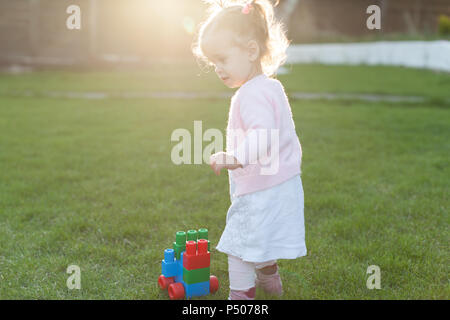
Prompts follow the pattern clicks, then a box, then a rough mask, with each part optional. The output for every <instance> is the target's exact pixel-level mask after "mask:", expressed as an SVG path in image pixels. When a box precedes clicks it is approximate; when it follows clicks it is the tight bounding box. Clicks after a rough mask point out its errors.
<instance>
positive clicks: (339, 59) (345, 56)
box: [287, 40, 450, 72]
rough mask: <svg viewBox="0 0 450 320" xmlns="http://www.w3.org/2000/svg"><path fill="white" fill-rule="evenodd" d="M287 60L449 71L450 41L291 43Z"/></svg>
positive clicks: (288, 61) (290, 61) (292, 61)
mask: <svg viewBox="0 0 450 320" xmlns="http://www.w3.org/2000/svg"><path fill="white" fill-rule="evenodd" d="M287 54H288V59H287V63H293V64H295V63H323V64H350V65H358V64H367V65H394V66H404V67H413V68H425V69H433V70H440V71H447V72H450V41H446V40H440V41H381V42H361V43H336V44H302V45H292V46H290V47H289V49H288V52H287Z"/></svg>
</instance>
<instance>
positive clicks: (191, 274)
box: [183, 267, 210, 284]
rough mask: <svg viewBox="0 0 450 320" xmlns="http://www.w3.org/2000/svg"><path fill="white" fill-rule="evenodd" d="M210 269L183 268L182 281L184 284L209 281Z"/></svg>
mask: <svg viewBox="0 0 450 320" xmlns="http://www.w3.org/2000/svg"><path fill="white" fill-rule="evenodd" d="M209 276H210V267H207V268H201V269H194V270H187V269H186V268H185V267H183V281H184V282H185V283H186V284H193V283H198V282H205V281H209Z"/></svg>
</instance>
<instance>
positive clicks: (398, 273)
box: [0, 66, 450, 299]
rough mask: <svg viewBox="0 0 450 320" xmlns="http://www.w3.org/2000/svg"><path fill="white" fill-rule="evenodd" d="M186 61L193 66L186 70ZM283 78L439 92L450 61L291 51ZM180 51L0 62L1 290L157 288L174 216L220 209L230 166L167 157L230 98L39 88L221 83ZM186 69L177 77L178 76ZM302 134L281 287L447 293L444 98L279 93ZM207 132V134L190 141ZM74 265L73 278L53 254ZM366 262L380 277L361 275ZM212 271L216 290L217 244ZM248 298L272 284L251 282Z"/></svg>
mask: <svg viewBox="0 0 450 320" xmlns="http://www.w3.org/2000/svg"><path fill="white" fill-rule="evenodd" d="M189 70H191V71H192V72H191V71H189ZM293 72H294V73H293V74H291V75H287V76H283V77H280V78H281V80H282V81H283V84H284V85H285V87H286V88H287V91H288V93H289V91H317V92H321V91H323V92H376V93H384V94H414V95H423V96H427V97H430V98H433V99H441V100H440V101H441V102H442V99H444V98H448V95H449V94H448V88H449V83H450V76H449V75H448V74H435V73H432V72H427V71H420V70H408V69H403V68H385V67H325V66H296V67H295V68H294V70H293ZM196 73H198V71H197V70H195V69H193V68H191V67H187V68H186V69H185V70H184V71H180V72H178V73H175V71H173V72H171V71H169V72H168V74H167V75H165V76H164V73H163V72H154V73H150V72H149V73H148V74H146V73H145V72H142V71H140V72H137V71H134V72H120V73H112V72H95V73H94V72H88V73H80V72H57V71H48V72H39V73H33V74H28V75H20V76H11V75H1V76H0V92H1V93H2V96H0V298H1V299H20V298H24V299H167V294H164V293H161V292H160V291H159V289H158V288H157V286H156V280H157V277H158V276H159V274H160V260H161V258H162V255H163V250H164V249H165V248H167V247H170V245H171V242H172V241H174V235H175V231H177V230H187V229H191V228H199V227H208V229H209V234H210V240H211V244H212V248H214V246H215V245H216V244H217V242H218V240H219V238H220V235H221V233H222V231H223V228H224V225H225V215H226V211H227V209H228V207H229V204H230V203H229V194H228V178H227V175H226V174H225V172H222V174H221V175H220V176H219V177H217V176H215V175H214V173H213V172H212V171H211V169H210V168H209V166H208V165H206V164H204V165H181V166H176V165H174V164H172V162H171V160H170V152H171V149H172V147H173V146H174V145H175V142H173V143H172V142H171V141H170V136H171V133H172V131H173V130H174V129H176V128H186V129H188V130H189V131H191V132H193V121H194V120H202V121H203V130H206V129H208V128H218V129H220V130H222V132H224V130H225V126H226V120H227V115H228V107H229V101H228V100H225V99H211V100H175V99H167V100H164V99H161V100H157V99H153V100H150V99H147V100H146V99H132V100H124V99H105V100H82V99H50V98H45V97H38V98H30V97H23V96H20V93H21V92H23V91H24V90H32V91H33V92H37V93H39V92H45V91H52V90H56V91H83V92H84V91H108V92H116V91H128V90H130V91H144V90H164V91H170V90H175V91H190V90H201V91H207V90H217V91H225V90H226V89H225V88H224V87H223V86H221V84H220V83H219V82H218V81H217V80H216V79H215V78H214V76H213V75H212V74H210V75H202V76H201V77H197V76H196ZM186 80H191V81H187V82H186ZM291 107H292V111H293V116H294V120H295V124H296V129H297V133H298V135H299V138H300V141H301V143H302V148H303V163H302V171H303V174H302V180H303V187H304V192H305V226H306V244H307V248H308V255H307V256H306V257H304V258H301V259H297V260H281V261H280V266H281V276H282V278H283V281H284V290H285V295H284V296H283V298H285V299H449V298H450V286H449V279H448V274H449V269H448V261H449V252H448V243H449V232H448V224H449V214H448V208H449V200H448V198H449V197H448V181H449V178H450V175H449V160H448V156H449V151H450V150H449V147H450V145H449V140H450V139H449V138H450V129H449V125H448V124H449V120H450V116H449V112H450V111H449V108H448V105H445V104H444V105H443V107H442V108H434V105H433V104H432V103H429V104H428V103H424V104H399V103H395V104H388V103H362V102H352V101H313V102H311V101H294V100H293V101H291ZM204 145H206V143H205V144H204ZM70 264H76V265H79V266H80V268H81V275H82V280H81V285H82V289H81V290H79V291H78V290H68V289H67V287H66V280H67V278H68V276H69V275H68V274H66V269H67V267H68V266H69V265H70ZM369 265H378V266H379V267H380V268H381V288H382V289H381V290H368V289H367V288H366V280H367V277H368V275H367V274H366V270H367V267H368V266H369ZM211 272H212V273H213V274H215V275H216V276H218V278H219V281H220V285H221V289H220V290H219V292H218V293H217V294H216V295H214V296H209V297H206V299H226V297H227V295H228V289H227V287H228V276H227V260H226V256H225V255H224V254H222V253H220V252H217V251H216V250H214V249H213V250H212V265H211ZM257 297H258V298H272V297H268V296H265V295H264V294H262V293H260V292H259V293H258V294H257Z"/></svg>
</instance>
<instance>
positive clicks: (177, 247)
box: [173, 242, 186, 260]
mask: <svg viewBox="0 0 450 320" xmlns="http://www.w3.org/2000/svg"><path fill="white" fill-rule="evenodd" d="M185 250H186V243H185V244H184V245H179V244H177V243H176V242H174V243H173V251H174V253H175V258H176V259H177V260H180V259H181V253H182V252H183V251H185Z"/></svg>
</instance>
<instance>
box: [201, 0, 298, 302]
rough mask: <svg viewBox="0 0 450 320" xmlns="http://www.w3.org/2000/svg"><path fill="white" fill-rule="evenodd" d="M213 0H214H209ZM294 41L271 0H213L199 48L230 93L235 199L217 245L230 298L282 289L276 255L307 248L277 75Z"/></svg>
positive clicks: (214, 162)
mask: <svg viewBox="0 0 450 320" xmlns="http://www.w3.org/2000/svg"><path fill="white" fill-rule="evenodd" d="M209 2H210V3H211V2H212V1H209ZM288 45H289V42H288V40H287V39H286V36H285V32H284V30H283V25H282V24H280V23H278V22H276V21H275V20H274V17H273V7H272V4H271V2H269V0H256V1H250V2H245V3H241V2H239V1H228V2H224V1H220V2H212V6H211V7H210V10H209V17H208V18H207V20H206V21H205V22H204V23H202V25H201V28H200V29H199V33H198V38H197V41H196V43H195V46H194V47H193V48H194V54H195V55H196V56H197V57H199V58H202V59H203V60H204V61H206V62H207V63H209V64H211V65H214V66H215V71H216V73H217V75H218V76H219V78H220V79H221V80H222V81H223V82H224V84H225V85H226V86H228V87H230V88H238V87H239V89H238V90H237V91H236V93H235V94H234V96H233V98H232V99H231V107H230V111H229V118H228V126H227V148H226V150H227V151H226V152H219V153H216V154H213V155H212V156H211V158H210V165H211V167H212V169H213V170H214V172H215V173H216V175H219V174H220V170H221V169H223V168H225V169H228V175H229V182H230V199H231V206H230V208H229V209H228V213H227V218H226V226H225V230H224V232H223V234H222V236H221V238H220V241H219V244H218V245H217V248H216V249H217V250H219V251H221V252H224V253H226V254H227V255H228V271H229V278H230V293H229V299H231V300H234V299H254V298H255V289H256V287H261V288H262V289H263V290H264V291H265V292H267V293H271V294H277V295H281V294H282V292H283V290H282V283H281V278H280V275H279V273H278V265H277V259H295V258H298V257H302V256H305V255H306V245H305V228H304V217H303V203H304V202H303V201H304V200H303V187H302V181H301V177H300V173H301V172H300V165H301V157H302V150H301V146H300V142H299V139H298V137H297V134H296V131H295V125H294V122H293V120H292V112H291V108H290V106H289V102H288V99H287V97H286V94H285V92H284V88H283V86H282V85H281V83H280V82H279V81H278V80H276V79H273V78H271V76H272V75H273V74H274V73H275V71H276V70H277V69H278V67H279V66H280V65H281V64H282V63H284V61H285V59H286V53H285V52H286V49H287V47H288Z"/></svg>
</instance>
